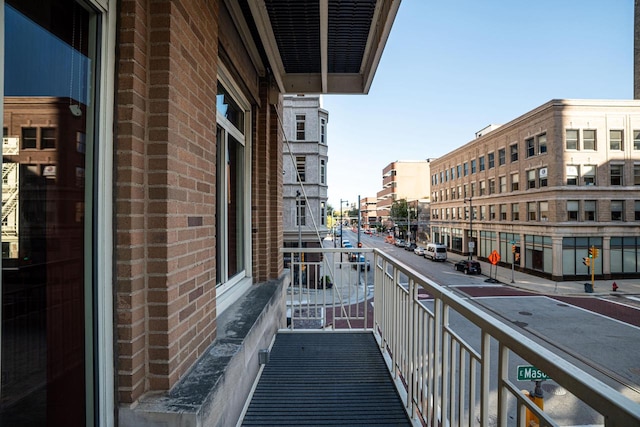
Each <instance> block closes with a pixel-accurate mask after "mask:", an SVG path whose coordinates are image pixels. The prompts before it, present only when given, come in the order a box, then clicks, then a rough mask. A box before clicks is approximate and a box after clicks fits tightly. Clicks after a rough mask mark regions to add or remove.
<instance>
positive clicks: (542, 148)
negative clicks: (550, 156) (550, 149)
mask: <svg viewBox="0 0 640 427" xmlns="http://www.w3.org/2000/svg"><path fill="white" fill-rule="evenodd" d="M546 152H547V134H546V133H543V134H541V135H539V136H538V153H540V154H545V153H546Z"/></svg>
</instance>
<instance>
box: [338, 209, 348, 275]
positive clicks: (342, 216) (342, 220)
mask: <svg viewBox="0 0 640 427" xmlns="http://www.w3.org/2000/svg"><path fill="white" fill-rule="evenodd" d="M343 203H347V204H348V203H349V201H348V200H342V199H340V248H342V223H343V222H344V211H343V210H342V204H343ZM340 262H341V263H342V252H340Z"/></svg>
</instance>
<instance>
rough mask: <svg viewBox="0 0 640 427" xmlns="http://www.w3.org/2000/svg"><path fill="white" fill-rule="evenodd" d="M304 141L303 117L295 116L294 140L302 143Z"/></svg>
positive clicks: (300, 115)
mask: <svg viewBox="0 0 640 427" xmlns="http://www.w3.org/2000/svg"><path fill="white" fill-rule="evenodd" d="M305 139H306V138H305V116H304V114H296V140H298V141H304V140H305Z"/></svg>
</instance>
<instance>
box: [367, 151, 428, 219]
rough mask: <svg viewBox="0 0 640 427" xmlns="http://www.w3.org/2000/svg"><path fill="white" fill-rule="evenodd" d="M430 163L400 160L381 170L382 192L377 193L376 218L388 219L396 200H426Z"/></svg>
mask: <svg viewBox="0 0 640 427" xmlns="http://www.w3.org/2000/svg"><path fill="white" fill-rule="evenodd" d="M430 161H431V159H428V160H415V161H413V160H401V161H395V162H392V163H389V164H388V165H387V166H385V167H384V169H383V170H382V190H380V191H378V194H377V199H378V204H377V210H378V216H381V217H382V218H383V219H385V220H386V219H388V217H389V211H390V209H391V206H392V205H393V202H395V201H396V200H401V199H407V200H428V199H429V195H430V194H431V190H430V181H429V177H430Z"/></svg>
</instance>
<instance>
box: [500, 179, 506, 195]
mask: <svg viewBox="0 0 640 427" xmlns="http://www.w3.org/2000/svg"><path fill="white" fill-rule="evenodd" d="M498 179H499V180H500V192H501V193H506V192H507V177H506V176H501V177H500V178H498Z"/></svg>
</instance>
